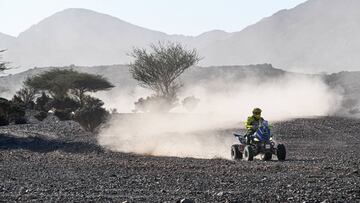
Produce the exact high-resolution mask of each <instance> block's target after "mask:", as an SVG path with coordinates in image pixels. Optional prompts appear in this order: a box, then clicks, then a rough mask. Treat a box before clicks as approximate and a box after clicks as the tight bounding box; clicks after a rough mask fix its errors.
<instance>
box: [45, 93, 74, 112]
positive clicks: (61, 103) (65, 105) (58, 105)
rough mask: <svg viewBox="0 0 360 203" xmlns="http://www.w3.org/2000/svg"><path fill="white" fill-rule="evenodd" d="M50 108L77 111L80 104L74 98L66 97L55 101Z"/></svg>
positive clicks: (50, 104)
mask: <svg viewBox="0 0 360 203" xmlns="http://www.w3.org/2000/svg"><path fill="white" fill-rule="evenodd" d="M49 106H50V107H51V108H55V109H56V110H57V111H70V112H71V111H75V110H77V109H78V108H79V107H80V103H79V102H78V101H76V100H74V99H72V98H69V97H65V98H61V99H58V98H56V99H53V100H52V101H51V102H50V103H49Z"/></svg>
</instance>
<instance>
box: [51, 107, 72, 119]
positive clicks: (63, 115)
mask: <svg viewBox="0 0 360 203" xmlns="http://www.w3.org/2000/svg"><path fill="white" fill-rule="evenodd" d="M54 115H55V116H56V117H58V118H59V120H61V121H66V120H72V119H73V118H74V116H73V111H72V110H71V109H64V110H55V112H54Z"/></svg>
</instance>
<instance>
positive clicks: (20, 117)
mask: <svg viewBox="0 0 360 203" xmlns="http://www.w3.org/2000/svg"><path fill="white" fill-rule="evenodd" d="M25 110H26V107H25V105H24V104H23V103H15V102H11V103H10V109H9V112H8V119H9V122H14V123H15V124H24V123H26V118H25Z"/></svg>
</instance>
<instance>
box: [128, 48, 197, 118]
mask: <svg viewBox="0 0 360 203" xmlns="http://www.w3.org/2000/svg"><path fill="white" fill-rule="evenodd" d="M150 48H151V50H150V52H149V51H148V50H146V49H139V48H134V49H133V50H132V52H131V54H130V56H132V57H133V58H134V59H135V61H134V62H133V63H131V64H130V73H131V75H132V77H133V78H134V79H135V80H137V81H138V84H139V85H140V86H141V87H144V88H148V89H150V90H153V91H154V92H155V95H156V96H152V97H148V98H147V99H142V98H140V99H139V100H138V101H137V102H136V103H137V104H138V107H140V109H143V107H144V108H150V109H151V110H150V111H157V112H158V111H160V112H166V111H169V110H171V108H170V107H172V108H173V107H175V106H176V105H175V104H176V103H177V93H178V91H179V89H180V87H181V86H182V85H181V82H180V80H179V77H180V76H181V74H183V72H184V71H185V70H187V69H188V68H190V67H191V66H193V65H195V64H197V63H198V62H199V61H200V60H201V58H200V57H199V56H198V53H197V51H196V50H195V49H192V50H188V49H186V48H185V47H184V46H183V45H181V44H179V43H166V44H164V43H158V44H151V45H150ZM164 100H167V101H164ZM144 102H145V103H144ZM136 103H135V105H136ZM162 104H164V105H162ZM161 107H164V108H163V109H161ZM143 110H145V112H146V111H147V109H143ZM135 111H137V107H135Z"/></svg>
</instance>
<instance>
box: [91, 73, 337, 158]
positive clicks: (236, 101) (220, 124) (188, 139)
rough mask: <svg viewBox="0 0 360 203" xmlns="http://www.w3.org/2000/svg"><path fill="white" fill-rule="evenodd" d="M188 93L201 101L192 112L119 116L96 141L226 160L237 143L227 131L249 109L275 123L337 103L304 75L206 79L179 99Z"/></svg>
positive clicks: (239, 123)
mask: <svg viewBox="0 0 360 203" xmlns="http://www.w3.org/2000/svg"><path fill="white" fill-rule="evenodd" d="M212 86H216V87H218V88H216V90H215V89H214V88H210V87H212ZM188 95H194V96H196V97H198V98H199V99H200V103H199V105H198V107H197V108H196V109H195V110H194V111H193V112H191V113H188V112H186V111H185V109H183V108H182V107H178V108H176V109H174V110H173V112H172V113H168V114H141V113H138V114H120V115H117V116H114V117H113V118H112V119H111V121H110V122H109V124H108V127H106V128H104V129H103V130H102V132H101V133H100V135H99V137H98V141H99V143H100V144H101V145H103V146H105V147H107V148H109V149H111V150H115V151H122V152H133V153H140V154H151V155H163V156H179V157H197V158H214V157H221V158H229V156H230V155H229V148H230V146H231V144H233V143H235V142H236V139H235V138H234V137H233V136H232V131H234V130H236V129H238V128H242V127H243V121H244V120H245V119H246V118H247V116H249V114H251V110H252V109H253V108H254V107H260V108H262V109H263V117H265V119H267V120H269V121H270V122H274V121H279V120H286V119H290V118H295V117H309V116H322V115H329V114H332V113H333V112H335V111H336V109H337V108H338V106H339V105H340V103H341V96H339V95H338V94H336V93H335V92H332V91H330V90H329V88H328V87H327V86H326V85H325V83H323V81H322V80H321V79H319V78H314V77H305V76H304V77H297V78H294V77H292V76H283V77H280V78H278V79H276V80H269V81H265V82H261V83H259V82H258V81H256V80H254V79H253V78H248V79H246V80H242V82H236V83H231V84H228V83H226V82H224V81H208V82H207V83H204V84H203V85H196V86H192V87H188V88H186V89H185V90H184V91H182V93H181V95H180V96H182V97H185V96H188ZM123 98H125V97H123ZM129 108H132V107H129Z"/></svg>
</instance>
